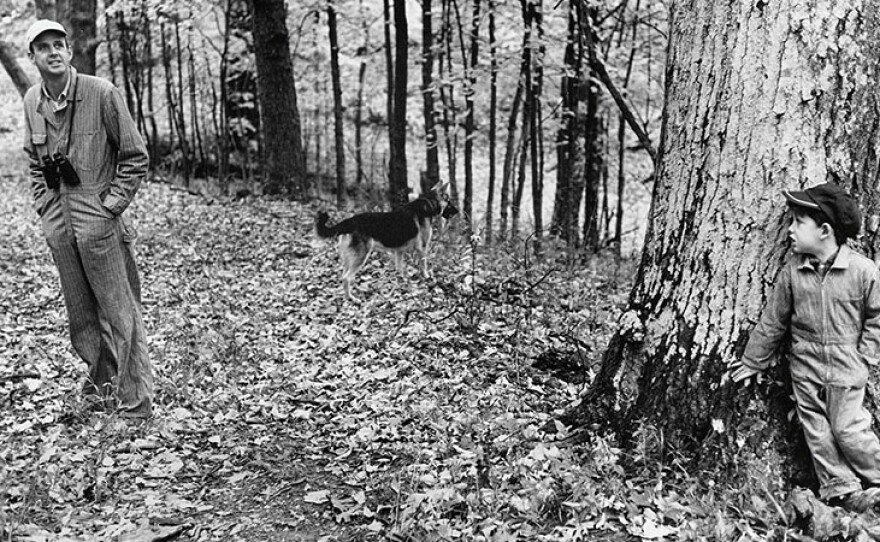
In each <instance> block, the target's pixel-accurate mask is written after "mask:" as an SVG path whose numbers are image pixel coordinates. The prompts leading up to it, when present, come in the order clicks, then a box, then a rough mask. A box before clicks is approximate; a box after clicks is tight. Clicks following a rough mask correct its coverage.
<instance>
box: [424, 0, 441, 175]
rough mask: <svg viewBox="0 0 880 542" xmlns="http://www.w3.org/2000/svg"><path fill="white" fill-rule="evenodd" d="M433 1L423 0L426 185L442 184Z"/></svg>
mask: <svg viewBox="0 0 880 542" xmlns="http://www.w3.org/2000/svg"><path fill="white" fill-rule="evenodd" d="M433 18H434V13H433V4H432V0H422V99H423V101H424V118H425V170H426V171H425V177H426V178H425V184H426V185H427V186H422V190H425V189H426V188H430V187H433V186H436V185H437V183H438V182H440V156H439V148H438V142H437V126H436V123H435V115H436V112H435V111H434V30H433V24H432V23H433Z"/></svg>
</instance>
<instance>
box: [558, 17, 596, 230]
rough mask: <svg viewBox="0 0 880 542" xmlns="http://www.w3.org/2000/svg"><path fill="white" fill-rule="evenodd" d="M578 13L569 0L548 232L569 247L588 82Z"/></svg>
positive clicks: (580, 177)
mask: <svg viewBox="0 0 880 542" xmlns="http://www.w3.org/2000/svg"><path fill="white" fill-rule="evenodd" d="M578 16H579V13H578V11H577V6H576V5H575V3H570V5H569V11H568V40H567V42H566V44H565V54H564V57H563V63H564V65H565V70H564V71H563V75H562V84H561V85H560V94H561V98H562V103H561V116H562V118H561V119H560V128H559V132H558V133H557V135H556V156H557V160H556V162H557V164H558V165H557V169H556V195H555V198H554V201H553V215H552V218H551V221H550V233H551V234H552V235H555V236H558V237H559V238H561V239H563V240H564V241H566V244H568V245H569V246H573V245H576V244H577V242H578V239H579V238H580V237H579V235H578V227H577V226H578V217H579V212H580V201H581V196H582V194H583V191H584V178H585V177H584V171H585V167H586V153H585V152H584V145H585V141H586V130H587V117H586V116H585V115H584V111H583V104H584V100H583V98H584V95H585V93H584V90H585V89H586V88H587V85H589V79H588V72H587V69H588V60H587V57H586V48H585V47H584V41H585V39H584V37H583V36H582V34H583V32H581V29H582V27H583V25H580V24H578V22H577V17H578Z"/></svg>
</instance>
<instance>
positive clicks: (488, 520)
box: [0, 181, 786, 542]
mask: <svg viewBox="0 0 880 542" xmlns="http://www.w3.org/2000/svg"><path fill="white" fill-rule="evenodd" d="M0 183H3V189H4V192H5V193H7V194H8V197H7V198H6V200H5V201H4V202H3V203H0V211H3V214H4V216H7V217H10V219H9V220H8V221H7V222H6V223H5V225H3V226H0V228H2V230H0V234H2V235H3V236H4V238H6V239H7V240H9V243H8V244H6V245H3V246H2V248H0V251H2V253H0V256H2V257H0V289H3V290H2V293H3V296H2V299H3V302H2V304H3V306H2V308H3V309H4V311H2V313H0V329H2V331H3V334H0V392H2V394H0V397H2V401H3V403H2V404H3V405H4V409H5V415H4V416H3V417H2V419H0V431H2V436H3V440H2V442H0V540H12V539H16V537H19V538H21V539H24V540H27V539H28V538H26V537H28V536H29V537H31V539H38V538H37V537H38V536H43V537H44V538H43V539H45V540H51V539H53V538H52V537H56V538H55V539H58V538H59V537H67V538H66V539H67V540H108V539H114V538H115V537H119V536H123V535H124V536H134V534H138V533H140V534H141V535H143V536H146V534H145V533H147V532H153V533H156V532H159V530H160V529H170V528H171V527H170V526H173V527H175V528H177V529H178V530H177V531H176V533H177V535H180V536H182V537H184V538H183V539H189V540H199V541H207V540H233V539H234V540H282V539H291V537H293V536H297V537H299V538H295V539H303V540H382V539H385V540H398V541H400V540H411V541H426V542H427V541H441V540H443V541H446V540H461V541H487V542H489V541H492V542H494V541H505V540H521V541H532V540H539V541H575V540H603V539H604V540H630V539H636V538H638V539H651V540H661V539H665V540H759V539H764V538H767V537H769V538H773V537H779V536H781V535H780V533H782V536H784V533H785V532H786V531H785V530H784V529H783V528H782V527H781V517H780V514H779V512H778V511H777V508H778V507H777V506H776V504H777V503H779V502H783V501H784V500H785V499H784V494H783V493H782V490H781V488H779V487H778V484H777V483H773V482H772V481H771V480H773V479H774V478H773V473H766V472H763V471H762V470H761V465H760V462H758V461H757V460H750V459H748V458H741V459H742V461H740V462H739V463H738V464H739V465H740V467H739V468H740V469H741V471H738V472H734V473H732V474H731V473H730V472H726V473H724V474H725V478H724V479H721V478H716V476H717V475H719V474H720V473H718V472H714V471H713V470H711V469H708V470H697V469H695V467H694V466H693V465H692V464H689V463H688V462H687V461H686V459H685V458H684V457H683V456H681V455H680V454H678V453H677V451H676V449H675V447H674V446H672V445H671V444H670V443H669V442H668V439H666V438H665V437H664V435H663V434H662V432H660V431H659V430H658V429H656V428H652V427H650V426H643V427H640V428H637V430H636V431H635V433H634V434H635V435H636V438H635V440H634V442H632V443H619V442H616V441H615V440H614V439H613V438H612V437H610V436H607V435H600V434H594V435H589V437H588V438H586V439H583V438H578V439H573V438H570V436H571V433H572V431H573V430H574V428H570V427H565V426H563V425H562V424H560V423H559V422H558V421H556V420H558V419H559V417H560V415H561V414H562V413H563V412H564V411H565V410H566V409H567V408H568V407H570V406H571V405H572V404H573V403H575V402H576V401H577V400H578V398H579V397H580V396H581V394H582V393H583V392H584V390H585V389H586V388H587V386H589V383H590V381H591V380H592V378H593V376H594V375H595V373H596V371H597V370H598V368H599V365H598V364H599V363H600V360H601V353H602V351H603V349H604V347H605V345H607V343H608V340H609V338H610V337H611V334H612V333H613V331H614V326H615V322H616V317H617V316H618V315H619V313H620V310H621V308H622V307H623V304H624V301H625V299H626V295H627V293H628V290H629V287H630V280H631V276H632V274H633V273H632V272H633V270H634V265H635V262H633V261H631V260H627V259H619V258H617V257H615V256H614V255H608V254H596V255H592V254H591V255H577V257H573V254H572V253H571V252H570V251H569V250H567V249H565V248H563V247H559V246H554V245H553V244H552V243H549V242H548V243H547V244H546V245H545V246H544V247H543V249H544V257H543V258H541V259H538V258H535V255H534V253H533V251H532V250H533V249H532V247H533V245H532V243H531V242H523V241H510V242H506V243H499V244H497V245H494V246H493V247H491V248H487V247H486V246H485V245H484V244H483V243H481V242H480V239H479V237H478V236H470V237H465V236H463V235H462V234H461V233H460V231H459V230H458V229H457V227H456V226H455V225H453V227H452V228H451V229H450V230H449V231H447V232H445V233H442V234H439V235H437V237H436V242H435V244H434V250H433V251H432V256H431V269H432V271H433V274H434V278H433V279H432V280H429V281H424V280H420V279H411V278H409V277H407V278H405V279H402V278H401V277H399V276H397V275H395V274H394V271H393V269H392V267H393V266H392V265H391V264H390V263H389V262H388V261H387V260H384V259H383V258H382V257H381V256H377V257H375V258H374V259H373V261H372V262H370V263H368V264H367V266H366V267H365V268H364V270H363V272H362V273H361V275H360V276H359V279H358V281H357V283H356V289H358V291H359V293H360V294H361V296H362V298H363V302H362V303H361V304H360V305H351V304H348V303H345V302H343V301H342V300H341V296H340V295H339V283H338V270H337V266H338V264H337V260H336V258H337V256H336V253H335V249H334V247H333V245H332V244H331V243H325V242H322V241H319V240H317V239H316V238H315V236H314V235H313V233H312V231H311V229H312V224H313V209H311V208H308V207H302V206H299V205H297V204H292V203H290V202H287V201H283V200H272V199H259V198H254V199H250V200H245V201H239V202H224V201H217V202H214V203H212V204H209V203H207V202H205V201H203V200H200V199H199V198H195V197H193V196H191V195H190V194H187V193H185V192H179V191H175V190H172V189H170V188H169V187H168V186H166V185H155V184H153V185H149V186H147V187H145V188H144V190H143V193H142V194H140V195H139V197H138V199H137V200H136V203H135V205H134V207H133V208H132V209H131V211H130V213H131V215H130V216H132V217H133V218H134V219H135V222H136V223H137V225H138V227H139V229H140V232H141V237H140V241H139V251H138V258H139V261H140V262H141V265H142V270H143V273H144V281H143V283H144V294H145V296H144V297H145V299H144V306H145V318H146V320H147V322H146V323H147V328H148V330H149V333H150V336H149V344H150V349H151V354H152V357H153V360H154V363H155V365H156V373H157V379H156V381H157V388H158V392H157V406H158V408H157V415H156V418H155V419H154V420H153V421H152V422H150V423H149V424H146V425H144V426H136V427H131V426H128V425H126V424H125V423H122V422H121V421H120V420H118V419H117V418H116V416H115V413H113V412H110V413H106V414H101V413H90V412H87V411H84V409H83V407H82V405H80V404H79V403H78V399H77V394H76V393H75V390H77V389H78V381H79V380H80V379H81V378H82V376H83V372H82V367H81V366H80V365H79V364H78V362H77V361H76V359H75V356H74V355H73V353H72V351H71V350H70V347H69V344H68V342H67V339H66V336H65V329H66V328H65V315H64V311H63V305H62V303H61V300H60V295H59V294H58V291H57V287H56V286H55V281H57V278H56V277H55V276H54V268H53V265H52V263H51V259H50V257H49V255H48V253H47V251H46V249H45V245H44V244H43V243H42V242H41V240H40V239H39V232H38V230H37V228H35V227H34V224H33V223H32V217H30V216H29V215H28V216H25V215H23V214H22V213H23V211H21V209H27V208H28V207H27V205H25V204H23V203H22V202H23V201H24V200H25V199H26V197H27V196H26V189H25V187H24V183H17V182H11V181H0ZM459 227H460V226H459ZM547 352H556V353H557V355H555V356H544V357H542V356H541V355H542V354H545V353H547ZM563 361H564V363H563ZM547 427H553V428H554V431H553V432H547V431H545V428H547ZM623 444H626V445H625V446H624V445H623ZM719 470H720V469H719ZM716 479H717V480H718V481H715V480H716ZM722 480H723V481H722ZM150 518H154V519H150ZM155 518H159V519H155ZM169 525H170V526H169ZM163 532H165V535H163V536H167V531H163ZM13 533H16V534H15V535H14V534H13ZM157 536H158V535H157ZM780 539H781V538H780Z"/></svg>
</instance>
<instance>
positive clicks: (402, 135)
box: [388, 0, 409, 207]
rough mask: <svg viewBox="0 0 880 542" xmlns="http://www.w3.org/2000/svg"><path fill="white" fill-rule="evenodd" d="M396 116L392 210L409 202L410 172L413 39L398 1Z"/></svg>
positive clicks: (391, 162)
mask: <svg viewBox="0 0 880 542" xmlns="http://www.w3.org/2000/svg"><path fill="white" fill-rule="evenodd" d="M394 27H395V33H394V39H395V42H394V51H395V53H396V54H395V55H394V114H393V116H392V118H391V130H390V134H391V141H390V148H391V149H390V153H389V158H390V159H389V164H388V188H389V190H388V197H389V199H390V201H391V205H392V207H395V206H398V205H402V204H404V203H406V202H407V201H409V182H408V181H407V172H406V101H407V100H406V88H407V82H408V80H409V77H408V70H409V66H408V61H407V57H408V50H409V36H408V30H407V24H406V2H405V1H404V0H394Z"/></svg>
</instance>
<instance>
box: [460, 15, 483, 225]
mask: <svg viewBox="0 0 880 542" xmlns="http://www.w3.org/2000/svg"><path fill="white" fill-rule="evenodd" d="M472 1H473V14H472V15H471V30H470V59H466V60H465V81H466V85H467V86H466V88H465V118H464V216H465V218H466V220H467V226H468V230H470V228H472V227H473V222H474V221H473V216H474V137H476V131H475V129H474V92H475V90H474V87H475V86H476V84H477V79H476V75H475V74H474V72H475V71H476V69H477V63H478V62H479V58H480V49H479V34H480V0H472Z"/></svg>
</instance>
